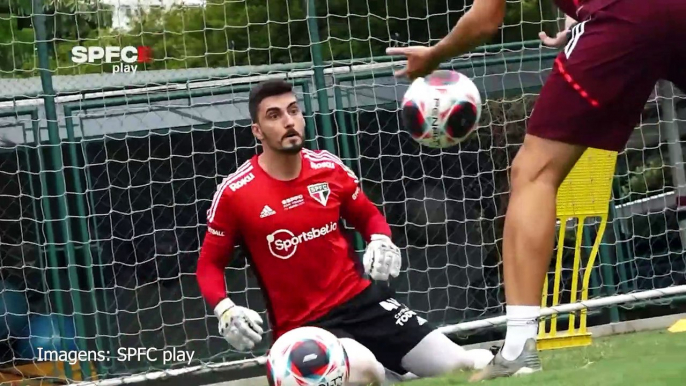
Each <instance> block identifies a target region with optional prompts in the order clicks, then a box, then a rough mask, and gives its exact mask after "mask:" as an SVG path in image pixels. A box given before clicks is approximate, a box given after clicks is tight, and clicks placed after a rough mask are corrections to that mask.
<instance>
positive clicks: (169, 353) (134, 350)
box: [37, 347, 195, 365]
mask: <svg viewBox="0 0 686 386" xmlns="http://www.w3.org/2000/svg"><path fill="white" fill-rule="evenodd" d="M37 351H38V353H37V354H38V360H39V361H52V362H68V363H69V364H71V365H74V364H76V363H77V362H106V361H116V362H129V361H136V362H141V361H142V362H155V363H158V362H161V363H162V364H171V363H186V364H187V365H190V364H191V362H192V361H193V356H194V355H195V352H194V351H186V350H180V349H176V348H168V349H158V348H154V347H150V348H144V347H120V348H118V349H117V350H116V351H115V352H111V351H109V350H97V351H93V350H74V351H61V350H44V349H43V348H40V347H39V348H38V350H37Z"/></svg>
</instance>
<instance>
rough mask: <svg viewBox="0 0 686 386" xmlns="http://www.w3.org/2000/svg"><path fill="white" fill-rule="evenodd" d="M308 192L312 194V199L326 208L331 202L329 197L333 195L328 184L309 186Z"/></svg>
mask: <svg viewBox="0 0 686 386" xmlns="http://www.w3.org/2000/svg"><path fill="white" fill-rule="evenodd" d="M307 190H308V191H309V192H310V196H312V198H314V199H315V200H317V202H318V203H320V204H322V205H324V206H326V203H327V202H328V201H329V195H330V194H331V190H329V183H328V182H322V183H319V184H314V185H308V186H307Z"/></svg>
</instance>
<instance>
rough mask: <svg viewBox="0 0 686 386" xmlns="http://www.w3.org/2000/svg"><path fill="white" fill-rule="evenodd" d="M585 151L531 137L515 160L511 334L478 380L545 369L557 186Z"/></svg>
mask: <svg viewBox="0 0 686 386" xmlns="http://www.w3.org/2000/svg"><path fill="white" fill-rule="evenodd" d="M584 150H585V147H582V146H576V145H570V144H566V143H562V142H556V141H551V140H547V139H543V138H539V137H535V136H532V135H526V137H525V139H524V144H523V146H522V148H521V149H520V150H519V152H518V154H517V156H516V157H515V160H514V161H513V164H512V174H511V194H510V201H509V204H508V208H507V214H506V216H505V230H504V235H503V270H504V284H505V296H506V301H507V334H506V337H505V344H504V346H503V348H502V350H501V351H500V352H499V353H498V354H497V355H496V356H495V358H494V359H493V361H492V362H491V363H490V364H489V365H488V366H487V367H486V368H485V369H484V370H482V371H481V372H479V373H477V374H475V375H474V377H472V381H479V380H483V379H490V378H497V377H504V376H510V375H515V374H517V373H519V374H522V373H529V372H534V371H538V370H540V369H541V367H540V362H539V361H538V353H537V352H536V345H535V339H536V335H537V333H538V317H539V312H540V302H541V294H542V291H543V281H544V280H545V275H546V272H547V269H548V266H549V265H550V260H551V257H552V254H553V249H554V247H555V246H554V242H555V219H556V216H555V202H556V196H557V190H558V188H559V187H560V185H561V184H562V182H563V181H564V179H565V177H566V176H567V174H569V172H570V171H571V170H572V168H573V166H574V164H575V163H576V162H577V161H578V159H579V158H580V157H581V155H582V154H583V152H584ZM527 342H528V343H527Z"/></svg>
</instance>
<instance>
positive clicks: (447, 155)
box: [0, 0, 686, 385]
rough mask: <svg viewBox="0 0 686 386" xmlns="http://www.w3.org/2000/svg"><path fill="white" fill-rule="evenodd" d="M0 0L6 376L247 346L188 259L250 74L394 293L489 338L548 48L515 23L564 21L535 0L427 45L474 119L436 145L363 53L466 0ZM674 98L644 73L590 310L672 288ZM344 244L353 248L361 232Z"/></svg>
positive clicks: (165, 364)
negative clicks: (397, 263) (347, 173)
mask: <svg viewBox="0 0 686 386" xmlns="http://www.w3.org/2000/svg"><path fill="white" fill-rule="evenodd" d="M0 4H1V6H0V85H2V87H0V127H1V129H0V136H1V137H2V143H1V144H0V173H1V176H2V181H3V182H2V184H0V187H1V188H0V196H1V197H2V206H1V208H2V209H0V219H1V222H0V254H1V255H0V256H1V257H2V259H1V263H0V264H1V266H0V286H1V292H0V374H1V375H2V376H3V377H6V379H9V380H13V379H14V380H19V379H22V378H36V379H39V378H40V379H58V378H61V379H68V380H71V381H98V382H105V383H107V384H113V385H114V384H121V383H124V382H142V381H146V380H153V379H160V378H162V377H165V376H173V375H180V374H189V373H192V374H202V373H207V372H209V371H214V370H217V371H218V370H221V369H234V368H245V367H249V366H254V365H258V364H260V363H262V362H261V361H262V360H263V357H262V355H263V354H264V353H265V350H266V348H267V347H268V343H269V339H265V342H264V343H263V344H262V345H260V346H259V347H258V348H257V349H256V350H254V351H253V352H251V353H248V354H246V353H239V352H236V351H234V350H233V349H232V348H231V347H230V346H229V345H228V344H227V343H226V342H225V341H224V340H223V339H222V338H221V337H220V336H219V334H218V331H217V321H216V319H215V317H214V316H213V315H212V312H211V310H210V309H209V308H208V306H207V305H206V304H205V302H204V300H203V298H202V297H201V296H200V293H199V290H198V286H197V282H196V278H195V268H196V261H197V259H198V254H199V249H200V247H201V243H202V240H203V237H204V232H205V230H206V226H205V221H206V218H205V213H206V211H207V209H208V208H209V205H210V201H211V198H212V195H213V194H214V192H215V190H216V187H217V185H218V183H219V182H220V181H221V179H222V178H224V177H225V176H226V175H228V174H229V173H231V172H233V171H234V170H235V169H236V167H237V165H239V164H240V163H242V162H244V161H245V160H246V159H248V158H249V157H250V156H252V155H254V154H255V153H256V152H258V151H259V147H258V146H257V143H256V141H255V140H254V138H253V137H252V135H251V132H250V130H249V125H250V122H249V117H248V112H247V111H248V110H247V94H248V91H249V89H250V87H251V86H252V85H254V84H255V83H256V82H258V81H260V80H264V79H267V78H270V77H280V78H285V79H288V80H290V81H292V82H293V84H294V85H295V90H296V92H297V94H298V97H299V100H300V102H301V105H302V107H303V109H304V111H305V114H306V121H307V134H308V141H307V146H308V147H309V148H313V149H326V150H329V151H331V152H333V153H335V154H337V155H338V156H339V157H341V159H342V160H343V161H344V162H345V163H346V164H348V165H349V166H350V167H351V168H352V169H353V170H354V171H355V172H356V173H357V175H358V176H359V177H360V181H361V185H362V188H363V190H364V191H365V192H366V193H367V195H369V197H370V198H371V199H372V200H373V201H374V202H375V203H376V204H378V206H379V208H380V210H381V211H382V212H383V213H384V215H385V216H386V218H387V219H388V222H389V223H390V224H391V227H392V230H393V236H394V241H395V242H396V244H397V245H398V246H399V247H401V249H402V252H403V258H404V264H403V272H402V275H401V276H400V277H399V278H397V279H395V280H393V281H392V285H393V286H394V287H395V288H396V289H397V291H398V293H399V299H400V300H402V301H403V302H405V303H406V304H407V305H408V306H410V307H411V308H412V309H413V310H414V311H416V312H417V313H418V314H419V315H420V316H422V317H424V318H426V319H428V320H429V321H430V322H431V323H434V324H436V325H437V326H442V327H443V328H444V330H445V331H446V332H455V331H459V332H460V333H461V334H462V335H464V336H466V337H467V339H466V340H464V342H479V341H484V340H489V339H497V338H500V337H501V331H499V330H497V329H495V330H494V329H485V330H484V327H490V326H497V325H500V324H502V322H503V319H502V315H503V313H504V303H503V302H504V293H503V286H502V275H501V270H502V263H501V261H502V253H501V252H502V230H503V220H504V214H505V210H506V208H507V202H508V192H509V180H508V171H509V166H510V165H511V162H512V159H513V157H514V155H515V154H516V152H517V149H518V148H519V146H520V145H521V142H522V139H523V135H524V132H525V129H526V119H527V117H528V116H529V115H530V114H531V111H532V108H533V104H534V102H535V100H536V97H537V94H538V92H539V90H540V87H541V85H542V81H543V80H544V79H545V77H546V76H547V74H548V73H549V71H550V69H551V67H552V61H553V60H554V57H555V55H556V54H557V51H556V50H554V49H550V48H546V47H541V45H540V44H539V41H538V40H537V39H538V38H537V35H538V33H539V31H541V30H545V31H546V32H547V33H548V34H555V33H556V32H557V31H558V30H559V29H558V26H559V25H560V24H561V22H562V15H561V13H560V12H559V11H558V10H557V9H555V8H554V7H553V6H552V2H551V1H541V2H539V1H537V0H517V1H510V2H508V5H507V15H506V19H505V23H504V25H503V26H502V28H501V29H500V30H499V32H498V33H497V34H496V35H495V36H494V38H493V39H492V41H490V42H489V43H488V45H486V46H484V47H481V48H479V49H476V50H474V51H472V53H470V54H469V55H465V56H462V57H459V58H455V59H453V60H452V61H451V62H449V63H444V67H445V68H452V69H455V70H457V71H460V72H462V73H464V74H465V75H467V76H469V77H470V78H471V79H473V80H474V82H475V84H476V85H477V87H478V88H479V89H480V91H481V93H482V97H483V99H484V109H483V115H482V119H481V122H480V125H479V131H478V132H477V134H476V135H474V137H472V138H471V139H470V140H469V141H466V142H464V143H463V144H460V145H459V146H457V147H454V148H450V149H443V150H434V149H428V148H422V147H419V146H418V145H417V144H416V143H415V142H413V141H412V140H411V138H410V137H409V135H408V134H407V133H404V132H403V130H402V128H401V127H402V126H401V122H400V118H399V109H398V108H399V105H398V102H399V100H400V98H402V95H403V93H404V91H405V90H406V89H407V86H408V84H407V82H406V81H405V80H403V79H396V78H395V77H393V71H394V70H395V69H398V68H399V66H400V65H402V64H403V62H402V59H401V58H390V57H387V56H385V54H384V51H385V48H386V47H388V46H404V45H413V44H422V45H426V44H434V43H436V42H437V41H438V40H439V39H440V38H442V37H443V36H445V35H446V34H447V33H448V32H449V31H450V29H451V28H452V26H454V24H455V23H456V21H457V20H458V19H459V17H460V16H461V15H463V14H464V12H465V11H466V10H467V9H469V7H470V6H471V2H463V1H453V2H440V1H439V2H425V3H422V2H419V3H414V2H413V3H410V2H407V1H394V0H386V1H347V0H300V1H283V0H206V1H205V0H198V1H190V0H187V1H176V2H174V1H161V0H160V1H158V2H154V1H132V0H103V1H84V0H68V1H67V0H56V1H50V2H48V1H41V0H30V1H29V0H27V1H19V0H6V1H4V2H0ZM675 92H676V95H675V94H674V93H675ZM685 103H686V102H685V101H684V98H683V96H682V94H679V93H678V91H677V90H673V89H672V88H671V85H664V86H663V87H662V88H660V89H659V90H658V89H656V94H655V95H654V97H653V98H651V101H650V102H649V103H648V104H647V105H646V111H645V114H644V117H643V120H642V124H641V130H637V131H636V134H635V135H634V136H632V139H631V141H630V143H629V146H628V149H627V150H626V151H624V152H622V153H620V154H619V155H618V157H617V168H616V171H615V177H614V179H613V183H612V200H611V202H610V203H609V212H608V213H609V220H608V223H607V227H606V230H605V232H604V233H603V234H602V235H601V237H602V241H601V243H600V248H599V254H598V257H597V259H596V260H595V263H594V264H592V265H591V266H590V267H589V268H588V269H589V270H590V276H589V278H590V281H589V283H590V284H589V295H588V296H589V298H590V299H591V300H590V301H591V302H592V301H598V299H605V300H601V301H600V303H598V302H596V303H592V304H594V305H595V306H600V308H598V309H597V310H594V311H593V312H589V323H590V324H593V323H607V322H609V321H618V320H626V319H632V318H640V317H646V316H649V315H652V314H654V313H655V312H658V311H654V308H655V307H660V306H664V305H669V306H673V307H677V306H678V305H679V304H680V303H679V301H680V300H681V299H680V298H679V296H678V295H679V294H680V293H681V292H683V287H680V286H683V285H684V284H686V279H684V278H685V277H686V275H685V274H686V268H685V266H686V262H685V261H684V257H683V255H682V253H681V251H682V249H683V245H684V244H683V240H685V237H686V236H685V235H684V231H683V230H684V229H685V228H686V227H685V226H683V225H682V226H679V223H680V221H681V220H682V218H681V214H680V213H681V212H680V211H679V209H680V205H682V203H683V200H680V198H682V197H684V196H685V194H684V192H683V191H682V190H683V189H684V187H685V186H686V183H684V179H686V178H685V177H684V172H683V159H682V155H681V147H682V145H681V140H680V133H679V131H678V127H677V125H676V123H677V121H678V118H677V117H678V115H677V114H675V111H678V110H679V109H683V106H684V104H685ZM593 221H595V223H594V222H593ZM589 224H590V225H589V229H591V231H590V233H589V234H590V235H591V236H588V237H589V238H588V239H586V238H584V240H582V241H579V242H577V237H575V236H574V235H575V232H576V231H575V229H576V226H577V225H574V223H564V224H563V225H564V226H565V227H569V231H568V232H567V234H566V236H565V237H564V240H563V242H561V243H559V244H558V245H559V247H558V248H561V249H563V253H562V254H558V255H557V256H562V258H564V262H563V263H561V270H560V274H559V275H558V277H560V283H561V284H560V285H559V294H560V295H561V296H560V298H559V303H560V304H567V303H570V302H573V300H572V299H576V300H579V299H580V298H579V297H576V298H575V297H573V296H572V292H573V291H572V288H576V287H574V286H573V285H572V281H573V280H575V279H574V277H575V276H574V275H573V272H574V271H576V270H577V269H575V266H574V264H573V261H574V255H575V250H580V251H581V256H582V257H581V258H582V259H586V258H585V257H583V256H587V255H588V253H589V251H590V250H591V249H592V245H593V238H595V236H596V235H595V234H594V233H593V232H597V229H598V227H597V225H598V224H597V220H593V219H592V221H590V222H589ZM680 229H681V231H680ZM355 246H356V248H357V249H358V250H360V251H361V250H362V249H363V248H364V245H363V243H362V242H361V241H360V240H359V238H358V239H357V241H356V245H355ZM555 261H556V260H554V263H553V265H551V272H553V271H554V269H555V266H554V264H555ZM583 261H584V262H585V261H586V260H583ZM582 265H583V264H582ZM553 276H554V275H551V279H552V277H553ZM226 278H227V290H228V291H229V292H230V294H231V298H232V299H233V300H234V301H235V302H236V303H237V304H240V305H244V306H249V307H250V308H252V309H255V310H257V311H259V312H260V313H261V315H262V317H263V318H264V320H267V317H266V311H265V301H264V299H263V297H262V294H261V292H260V290H259V287H258V284H257V281H256V280H255V277H254V274H253V273H252V272H251V269H250V267H249V266H246V262H245V260H244V259H243V258H242V251H240V250H239V251H238V252H237V254H236V258H235V259H234V260H233V262H232V264H231V265H230V266H229V267H227V270H226ZM551 288H552V287H551ZM651 290H652V291H653V292H646V291H651ZM640 294H644V295H640ZM645 294H647V295H645ZM657 298H659V299H660V300H659V301H657V303H656V301H655V300H654V299H657ZM607 299H610V300H607ZM674 309H675V308H670V309H666V311H665V310H662V311H659V312H663V313H664V312H674V311H673V310H674ZM578 310H579V306H578V305H573V306H571V307H568V308H566V309H562V312H571V311H578ZM670 310H672V311H670ZM552 311H554V310H552ZM552 311H551V309H547V311H545V312H547V313H549V312H552ZM499 334H500V335H499ZM267 337H268V335H267ZM461 342H463V341H461ZM41 348H42V351H39V350H38V349H41ZM148 349H153V350H157V351H147V350H148ZM45 350H63V351H65V352H70V351H71V352H73V351H74V350H79V351H78V352H81V353H85V354H80V356H79V357H76V358H74V357H73V356H71V357H69V358H66V359H67V360H65V358H64V357H60V358H55V357H46V356H45V355H42V356H41V355H40V352H45ZM141 350H142V351H141ZM163 353H166V354H167V355H172V356H171V357H163ZM169 353H172V354H169ZM84 355H86V356H84ZM191 355H192V356H191ZM3 379H5V378H3Z"/></svg>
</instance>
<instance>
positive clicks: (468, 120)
mask: <svg viewBox="0 0 686 386" xmlns="http://www.w3.org/2000/svg"><path fill="white" fill-rule="evenodd" d="M480 118H481V94H480V93H479V89H477V88H476V85H475V84H474V82H472V80H471V79H469V78H468V77H467V76H465V75H464V74H461V73H459V72H457V71H452V70H438V71H434V72H433V73H431V74H430V75H428V76H427V77H424V78H417V79H415V80H414V81H413V82H412V84H411V85H410V87H409V88H408V89H407V91H406V92H405V95H404V97H403V100H402V120H403V127H404V129H405V130H406V131H407V132H408V133H409V134H410V136H411V137H412V139H414V140H415V141H417V142H418V143H420V144H422V145H425V146H428V147H431V148H447V147H451V146H455V145H457V144H459V143H460V142H463V141H464V140H466V139H467V138H468V137H469V136H470V135H471V134H472V133H473V132H474V131H475V130H476V128H477V125H478V123H479V119H480Z"/></svg>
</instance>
